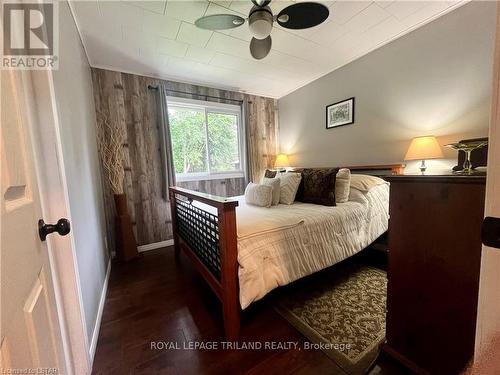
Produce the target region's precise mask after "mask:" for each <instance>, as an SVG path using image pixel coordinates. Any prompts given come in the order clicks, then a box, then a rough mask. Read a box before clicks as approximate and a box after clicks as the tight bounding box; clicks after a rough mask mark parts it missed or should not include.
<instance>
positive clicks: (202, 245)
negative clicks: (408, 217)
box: [169, 164, 404, 341]
mask: <svg viewBox="0 0 500 375" xmlns="http://www.w3.org/2000/svg"><path fill="white" fill-rule="evenodd" d="M346 168H349V169H350V170H351V172H353V173H366V174H372V175H379V176H383V175H394V174H402V172H403V169H404V165H403V164H386V165H365V166H355V167H346ZM169 196H170V206H171V210H172V229H173V235H174V248H175V255H176V257H178V256H179V254H180V251H181V250H182V251H183V252H184V253H185V254H186V255H187V256H188V258H189V259H190V260H191V261H192V263H193V265H194V266H195V267H196V269H197V270H198V271H199V272H200V274H201V275H202V276H203V278H204V279H205V280H206V282H207V283H208V285H209V286H210V288H211V289H212V290H213V291H214V293H215V295H216V296H217V297H218V298H219V300H220V301H221V302H222V309H223V320H224V331H225V336H226V339H227V340H229V341H234V340H237V339H238V337H239V333H240V314H241V308H240V302H239V280H238V249H237V237H236V207H237V206H238V201H236V200H235V199H233V198H223V197H219V196H215V195H210V194H204V193H199V192H196V191H192V190H188V189H184V188H179V187H171V188H170V189H169ZM193 201H198V202H202V203H205V204H207V205H209V206H212V207H214V208H215V209H216V210H217V213H216V214H215V213H210V212H207V211H204V210H202V209H201V208H199V207H197V206H195V205H193V204H192V202H193Z"/></svg>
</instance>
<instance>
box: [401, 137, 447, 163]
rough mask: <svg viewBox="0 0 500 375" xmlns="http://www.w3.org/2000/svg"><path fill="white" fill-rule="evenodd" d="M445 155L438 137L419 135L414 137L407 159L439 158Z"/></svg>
mask: <svg viewBox="0 0 500 375" xmlns="http://www.w3.org/2000/svg"><path fill="white" fill-rule="evenodd" d="M443 156H444V155H443V152H442V151H441V147H440V146H439V143H438V141H437V140H436V137H433V136H427V137H417V138H413V139H412V141H411V144H410V147H409V148H408V152H407V153H406V156H405V160H427V159H439V158H442V157H443Z"/></svg>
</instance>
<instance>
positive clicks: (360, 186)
mask: <svg viewBox="0 0 500 375" xmlns="http://www.w3.org/2000/svg"><path fill="white" fill-rule="evenodd" d="M384 184H387V181H384V180H382V179H381V178H379V177H375V176H370V175H367V174H352V175H351V188H354V189H357V190H360V191H370V189H371V188H373V187H375V186H377V185H384Z"/></svg>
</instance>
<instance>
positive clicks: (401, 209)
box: [383, 175, 486, 374]
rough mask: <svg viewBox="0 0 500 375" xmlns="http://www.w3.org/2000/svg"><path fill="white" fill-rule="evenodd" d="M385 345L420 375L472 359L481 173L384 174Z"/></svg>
mask: <svg viewBox="0 0 500 375" xmlns="http://www.w3.org/2000/svg"><path fill="white" fill-rule="evenodd" d="M386 179H387V180H388V181H389V182H390V183H391V187H390V197H391V199H390V204H389V211H390V222H389V262H388V290H387V310H388V311H387V343H386V344H385V345H384V347H383V350H384V351H385V352H386V353H387V354H389V355H391V356H392V357H394V358H396V359H397V360H399V361H400V362H402V363H403V364H405V365H406V366H407V367H409V368H410V369H412V370H413V371H415V372H417V373H421V374H458V373H460V372H461V370H463V368H464V367H465V366H466V365H467V364H468V362H469V361H470V360H471V359H472V355H473V353H474V342H475V332H476V315H477V300H478V290H479V270H480V263H481V223H482V221H483V216H484V200H485V182H486V176H457V175H442V176H432V175H418V176H412V175H399V176H388V177H386Z"/></svg>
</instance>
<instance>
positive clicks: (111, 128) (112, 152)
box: [97, 111, 127, 194]
mask: <svg viewBox="0 0 500 375" xmlns="http://www.w3.org/2000/svg"><path fill="white" fill-rule="evenodd" d="M97 117H98V118H97V147H98V149H99V155H100V157H101V162H102V165H103V167H104V170H105V173H106V176H107V177H108V180H109V184H110V186H111V190H112V191H113V193H114V194H123V178H124V176H125V171H124V169H123V143H124V142H125V138H126V136H127V133H126V132H127V130H126V129H125V128H124V127H121V126H120V125H119V124H118V123H117V122H114V121H110V119H109V118H108V117H107V116H106V115H105V114H104V113H102V112H100V111H99V112H97Z"/></svg>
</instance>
